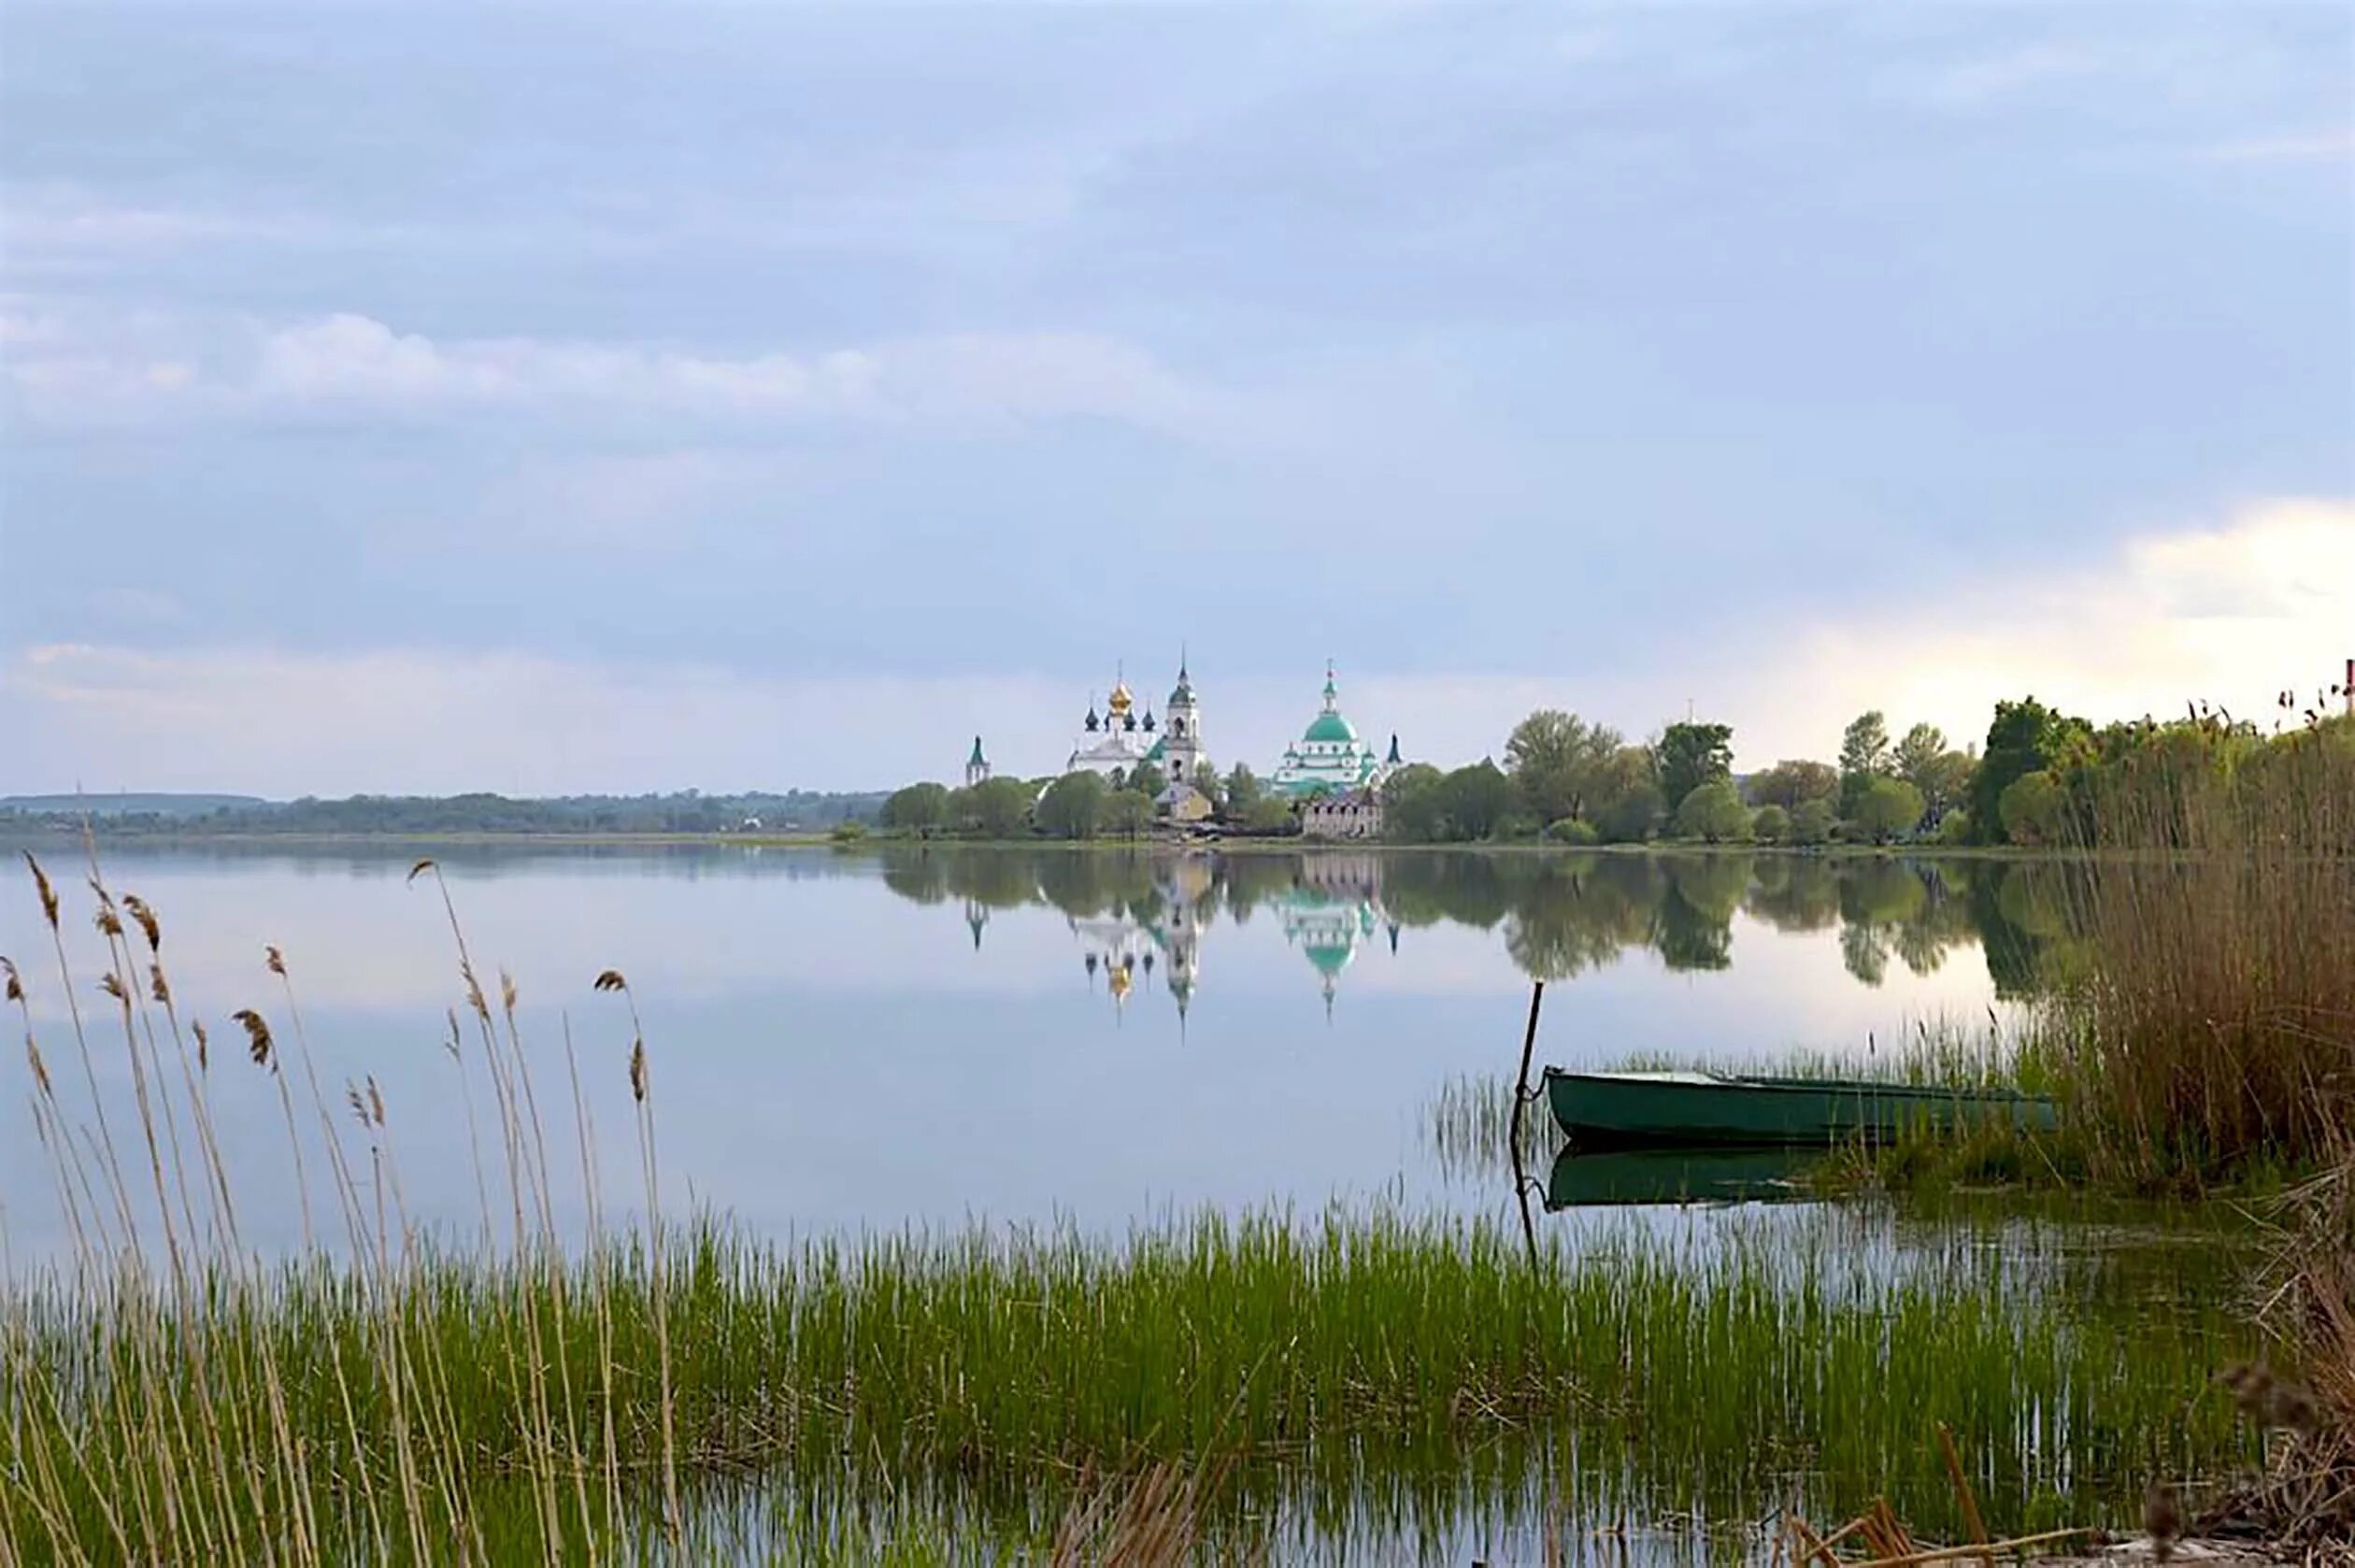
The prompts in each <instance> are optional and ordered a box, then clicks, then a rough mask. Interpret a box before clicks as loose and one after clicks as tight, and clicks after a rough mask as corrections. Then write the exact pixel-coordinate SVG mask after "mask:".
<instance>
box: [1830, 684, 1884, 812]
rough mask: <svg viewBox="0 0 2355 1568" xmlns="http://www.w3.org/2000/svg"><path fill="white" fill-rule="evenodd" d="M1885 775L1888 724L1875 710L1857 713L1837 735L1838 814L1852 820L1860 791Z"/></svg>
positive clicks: (1858, 807)
mask: <svg viewBox="0 0 2355 1568" xmlns="http://www.w3.org/2000/svg"><path fill="white" fill-rule="evenodd" d="M1888 774H1889V724H1888V722H1887V720H1883V719H1882V718H1881V716H1880V712H1879V710H1878V709H1876V710H1874V711H1873V712H1871V713H1864V714H1859V715H1858V716H1857V717H1856V719H1855V720H1852V721H1851V722H1850V723H1849V725H1848V728H1847V729H1846V730H1844V731H1842V732H1841V734H1840V815H1841V816H1842V817H1845V818H1847V819H1848V820H1851V821H1852V820H1855V818H1856V814H1857V813H1858V812H1859V811H1861V810H1863V805H1864V791H1866V790H1868V789H1870V788H1871V787H1872V783H1873V780H1874V779H1876V778H1882V777H1887V776H1888Z"/></svg>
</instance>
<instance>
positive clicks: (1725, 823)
mask: <svg viewBox="0 0 2355 1568" xmlns="http://www.w3.org/2000/svg"><path fill="white" fill-rule="evenodd" d="M1749 831H1750V814H1749V807H1748V806H1747V805H1743V804H1742V796H1741V792H1740V791H1737V790H1735V789H1734V781H1733V780H1732V779H1730V778H1712V779H1710V780H1709V781H1708V782H1707V783H1706V784H1702V785H1697V786H1695V787H1694V788H1693V790H1692V791H1691V792H1690V793H1688V794H1687V795H1686V796H1685V798H1684V799H1683V800H1682V801H1680V802H1678V803H1677V832H1678V833H1680V834H1684V835H1685V836H1686V837H1688V838H1700V839H1706V840H1707V841H1708V842H1709V843H1711V844H1722V843H1724V842H1725V841H1726V840H1727V839H1732V838H1747V837H1748V836H1749Z"/></svg>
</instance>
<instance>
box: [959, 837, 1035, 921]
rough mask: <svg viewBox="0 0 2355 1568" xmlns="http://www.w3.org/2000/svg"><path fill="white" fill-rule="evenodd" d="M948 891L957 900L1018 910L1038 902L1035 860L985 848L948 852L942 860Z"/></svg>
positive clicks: (1030, 856)
mask: <svg viewBox="0 0 2355 1568" xmlns="http://www.w3.org/2000/svg"><path fill="white" fill-rule="evenodd" d="M942 865H943V866H944V868H945V869H946V870H947V872H948V876H949V891H951V892H954V893H956V894H957V895H958V896H959V897H961V898H964V899H968V900H970V901H972V902H973V903H975V904H979V905H987V906H988V907H990V908H992V909H1018V908H1020V907H1021V906H1022V905H1025V904H1036V903H1038V902H1039V900H1040V897H1041V895H1040V893H1039V891H1038V861H1037V858H1036V857H1035V856H1032V855H1009V854H1006V853H1004V852H1002V851H996V850H985V849H960V850H951V851H949V853H948V854H946V855H944V856H943V857H942Z"/></svg>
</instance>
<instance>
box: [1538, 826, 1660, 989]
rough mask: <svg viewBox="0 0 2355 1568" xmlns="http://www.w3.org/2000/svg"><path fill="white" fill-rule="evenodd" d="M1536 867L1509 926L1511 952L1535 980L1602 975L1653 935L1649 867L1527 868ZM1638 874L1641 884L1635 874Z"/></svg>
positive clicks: (1567, 864) (1582, 859) (1574, 862)
mask: <svg viewBox="0 0 2355 1568" xmlns="http://www.w3.org/2000/svg"><path fill="white" fill-rule="evenodd" d="M1522 863H1523V864H1526V865H1529V866H1531V867H1533V869H1534V874H1533V875H1531V876H1529V877H1526V878H1525V879H1524V880H1523V881H1522V883H1521V885H1520V886H1519V887H1517V888H1516V889H1515V890H1514V891H1515V895H1516V896H1515V898H1514V902H1513V908H1512V912H1511V913H1510V914H1509V915H1507V916H1506V920H1505V950H1506V952H1508V953H1510V954H1511V955H1512V957H1513V962H1515V963H1516V964H1518V965H1520V970H1521V973H1523V974H1525V975H1528V976H1531V977H1532V978H1534V979H1540V980H1561V979H1567V978H1568V977H1569V976H1573V975H1576V974H1578V973H1579V972H1581V971H1582V970H1587V969H1595V968H1600V967H1602V966H1603V965H1605V964H1607V963H1610V962H1613V961H1614V960H1616V959H1617V958H1618V957H1619V955H1620V952H1621V950H1623V949H1625V948H1632V947H1637V946H1640V945H1641V944H1642V943H1643V942H1644V940H1645V939H1646V938H1647V937H1648V936H1649V934H1650V932H1651V907H1652V902H1653V900H1652V897H1651V896H1650V889H1649V887H1647V885H1646V882H1647V878H1646V877H1645V876H1644V875H1643V874H1644V872H1645V870H1646V869H1647V868H1646V866H1645V863H1644V862H1640V861H1635V860H1633V859H1629V858H1624V857H1620V858H1615V859H1610V860H1606V859H1603V858H1601V857H1595V856H1583V855H1582V856H1578V857H1576V858H1573V859H1554V858H1550V857H1549V858H1548V859H1545V860H1542V861H1534V862H1522ZM1630 871H1633V872H1634V873H1635V875H1634V876H1633V877H1631V876H1629V875H1627V873H1628V872H1630Z"/></svg>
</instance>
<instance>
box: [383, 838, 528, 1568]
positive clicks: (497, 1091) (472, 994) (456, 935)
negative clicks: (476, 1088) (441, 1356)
mask: <svg viewBox="0 0 2355 1568" xmlns="http://www.w3.org/2000/svg"><path fill="white" fill-rule="evenodd" d="M428 872H431V873H432V874H433V877H434V886H435V891H437V892H439V894H440V895H441V904H442V913H443V915H444V917H445V918H446V919H447V920H448V922H449V925H450V941H451V943H452V944H453V945H454V946H455V947H456V948H457V950H458V975H459V978H460V980H461V981H462V982H463V983H464V987H465V994H466V1006H467V1010H468V1011H469V1012H470V1013H472V1014H473V1016H474V1019H475V1026H476V1032H477V1033H478V1034H479V1035H480V1037H481V1042H482V1052H483V1062H484V1063H485V1065H486V1067H487V1068H488V1070H489V1072H490V1075H491V1085H492V1096H493V1100H494V1103H495V1107H496V1109H497V1111H498V1115H499V1130H500V1134H501V1145H502V1149H503V1152H504V1154H505V1156H506V1161H507V1194H508V1200H509V1208H510V1212H511V1216H512V1220H513V1236H514V1246H515V1255H516V1258H517V1260H518V1262H519V1264H521V1262H523V1261H524V1260H526V1259H527V1258H528V1257H529V1255H530V1253H531V1251H532V1248H533V1247H534V1245H535V1240H534V1237H533V1235H532V1232H531V1227H530V1225H529V1223H528V1221H527V1219H526V1216H527V1214H540V1215H543V1216H544V1215H545V1213H546V1209H545V1207H544V1205H543V1204H542V1202H541V1200H540V1198H539V1196H538V1194H539V1193H540V1192H541V1191H542V1190H544V1187H545V1183H546V1171H545V1168H544V1167H543V1168H541V1169H540V1170H538V1171H535V1170H534V1168H533V1165H532V1162H531V1158H530V1154H529V1152H528V1150H527V1149H526V1147H525V1144H524V1138H523V1128H524V1117H523V1113H522V1112H521V1109H520V1095H519V1093H518V1090H517V1087H516V1084H515V1082H514V1079H513V1078H512V1077H511V1076H510V1064H509V1063H508V1062H506V1061H505V1060H503V1055H504V1053H503V1052H502V1051H501V1050H500V1048H499V1040H498V1033H497V1030H496V1029H495V1027H494V1026H493V1025H492V1014H491V1004H490V1002H489V1001H488V1000H487V999H486V998H485V997H484V995H483V992H482V984H481V982H480V980H479V979H478V978H477V971H476V969H475V963H474V955H473V953H472V952H471V951H470V950H469V949H468V948H467V944H466V934H465V928H464V925H463V924H462V923H461V922H460V921H459V919H458V905H457V904H456V902H455V901H454V900H453V899H452V898H451V897H450V883H449V880H448V878H446V877H443V876H442V872H441V867H440V865H439V864H438V863H436V862H435V861H433V860H432V859H430V858H428V859H424V860H420V861H419V862H417V863H416V864H415V865H413V866H411V867H410V868H409V874H408V881H409V883H410V884H411V885H412V886H413V885H414V884H415V883H416V881H417V879H418V878H419V877H422V876H424V875H425V874H426V873H428ZM516 1065H519V1066H520V1062H519V1063H517V1064H516ZM518 1294H520V1295H521V1298H522V1309H523V1310H522V1330H523V1338H524V1342H523V1343H522V1344H521V1345H518V1344H517V1343H516V1342H515V1341H514V1339H512V1338H511V1337H510V1338H506V1340H505V1345H506V1350H507V1358H508V1361H509V1364H510V1367H520V1368H521V1370H522V1371H523V1372H524V1374H525V1376H523V1377H522V1378H521V1379H520V1380H518V1386H519V1389H520V1390H521V1391H520V1392H519V1394H518V1398H519V1400H520V1401H521V1404H519V1407H518V1410H517V1414H518V1416H519V1418H520V1424H521V1425H522V1427H523V1428H524V1430H526V1431H528V1432H529V1433H531V1435H532V1438H533V1441H534V1443H535V1445H536V1446H537V1449H538V1452H539V1453H540V1455H541V1456H542V1461H541V1462H537V1463H535V1464H533V1465H532V1466H530V1467H529V1470H530V1479H531V1482H532V1490H533V1498H534V1502H535V1505H536V1506H537V1507H538V1508H539V1510H540V1518H541V1526H542V1531H543V1535H542V1539H543V1541H544V1542H545V1544H546V1550H547V1551H548V1553H549V1561H550V1562H551V1563H553V1562H555V1561H558V1559H559V1555H560V1552H561V1546H562V1542H563V1541H564V1525H563V1518H562V1508H561V1506H560V1505H559V1504H558V1502H557V1498H556V1481H555V1477H554V1475H553V1471H554V1466H553V1464H552V1463H550V1462H547V1459H546V1457H547V1456H549V1455H552V1454H553V1453H554V1451H555V1447H556V1445H555V1435H554V1414H553V1409H552V1406H551V1404H550V1400H549V1396H548V1381H547V1367H546V1363H545V1360H544V1358H543V1357H542V1355H541V1348H540V1347H541V1331H540V1304H539V1302H538V1300H537V1298H536V1296H535V1293H534V1292H532V1291H529V1290H524V1291H520V1292H518ZM503 1316H504V1314H503Z"/></svg>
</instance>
